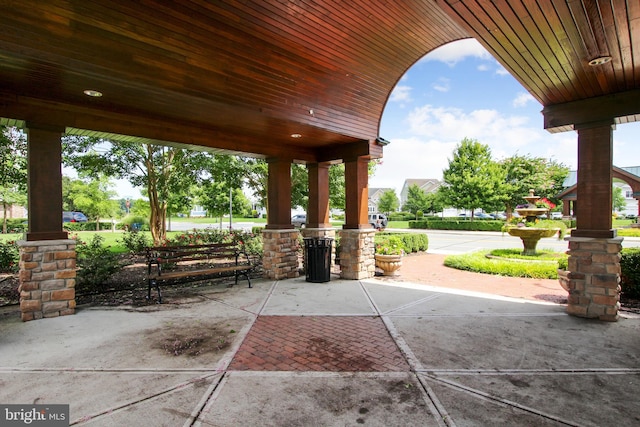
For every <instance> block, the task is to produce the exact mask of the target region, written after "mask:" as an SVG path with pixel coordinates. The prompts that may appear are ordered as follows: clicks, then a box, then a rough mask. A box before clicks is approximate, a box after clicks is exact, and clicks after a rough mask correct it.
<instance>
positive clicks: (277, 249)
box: [262, 228, 300, 280]
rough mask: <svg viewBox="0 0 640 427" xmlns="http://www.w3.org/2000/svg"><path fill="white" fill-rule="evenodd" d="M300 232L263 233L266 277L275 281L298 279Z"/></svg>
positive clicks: (263, 257)
mask: <svg viewBox="0 0 640 427" xmlns="http://www.w3.org/2000/svg"><path fill="white" fill-rule="evenodd" d="M298 236H299V233H298V230H296V229H293V228H292V229H285V230H270V229H264V230H263V231H262V245H263V255H262V266H263V269H264V277H266V278H268V279H273V280H282V279H293V278H295V277H298V275H299V273H298V267H299V265H298V249H299V246H300V245H299V242H298Z"/></svg>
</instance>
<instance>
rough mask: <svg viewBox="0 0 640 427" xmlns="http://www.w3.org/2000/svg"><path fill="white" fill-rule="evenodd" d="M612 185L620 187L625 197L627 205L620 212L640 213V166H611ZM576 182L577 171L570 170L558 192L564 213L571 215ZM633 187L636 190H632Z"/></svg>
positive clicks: (575, 195) (574, 201)
mask: <svg viewBox="0 0 640 427" xmlns="http://www.w3.org/2000/svg"><path fill="white" fill-rule="evenodd" d="M612 175H613V186H614V187H619V188H621V189H622V195H623V196H624V197H625V200H626V202H627V206H626V208H625V209H624V210H622V211H621V212H620V213H622V214H625V215H633V216H637V215H638V214H639V213H640V205H639V202H638V200H639V199H640V191H637V190H638V189H639V188H640V166H631V167H617V166H613V168H612ZM577 182H578V172H577V171H571V172H569V175H567V178H566V179H565V180H564V183H563V186H564V188H565V189H564V190H563V191H562V192H561V193H560V194H558V198H559V199H562V202H563V208H562V209H563V211H562V213H563V214H564V215H573V214H574V212H573V210H574V209H573V204H574V203H576V199H577V193H576V187H577ZM634 188H635V189H636V191H634Z"/></svg>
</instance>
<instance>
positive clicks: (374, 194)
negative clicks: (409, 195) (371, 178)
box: [369, 187, 395, 213]
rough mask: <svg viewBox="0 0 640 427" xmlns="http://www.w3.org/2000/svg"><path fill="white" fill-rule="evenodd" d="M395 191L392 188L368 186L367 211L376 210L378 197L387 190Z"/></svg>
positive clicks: (372, 211) (373, 211)
mask: <svg viewBox="0 0 640 427" xmlns="http://www.w3.org/2000/svg"><path fill="white" fill-rule="evenodd" d="M389 190H391V191H395V190H394V189H393V188H372V187H369V213H377V212H378V203H379V202H380V197H382V195H383V194H384V193H385V192H387V191H389Z"/></svg>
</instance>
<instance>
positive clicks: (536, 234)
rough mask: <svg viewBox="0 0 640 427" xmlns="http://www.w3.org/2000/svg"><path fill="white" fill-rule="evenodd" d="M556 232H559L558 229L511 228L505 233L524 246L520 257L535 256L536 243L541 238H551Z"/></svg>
mask: <svg viewBox="0 0 640 427" xmlns="http://www.w3.org/2000/svg"><path fill="white" fill-rule="evenodd" d="M558 231H560V229H559V228H535V227H511V228H509V229H508V230H507V233H509V235H510V236H514V237H519V238H520V239H521V240H522V244H523V245H524V251H522V255H535V254H536V246H538V241H540V239H542V238H543V237H551V236H553V235H554V234H556V233H558Z"/></svg>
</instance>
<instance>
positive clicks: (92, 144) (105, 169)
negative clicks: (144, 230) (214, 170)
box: [62, 136, 211, 244]
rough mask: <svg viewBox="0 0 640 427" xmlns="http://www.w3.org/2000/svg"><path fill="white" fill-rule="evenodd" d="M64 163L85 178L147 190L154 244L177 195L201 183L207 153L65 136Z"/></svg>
mask: <svg viewBox="0 0 640 427" xmlns="http://www.w3.org/2000/svg"><path fill="white" fill-rule="evenodd" d="M62 147H63V162H64V163H65V164H66V165H68V166H71V167H73V168H75V169H76V170H77V171H78V172H79V173H81V174H84V175H85V176H90V177H97V176H99V175H100V174H104V175H105V176H109V177H114V178H120V179H127V180H129V182H130V183H131V184H132V185H133V186H134V187H143V188H146V195H147V197H149V206H150V208H151V214H150V218H149V227H150V229H151V236H152V237H153V242H154V244H160V243H161V242H163V241H164V240H165V239H166V218H167V210H168V208H169V206H170V203H172V201H175V198H176V197H177V195H188V191H189V189H190V188H191V186H192V185H193V184H197V183H200V182H202V181H203V179H204V175H203V170H204V169H205V168H206V166H208V165H209V163H208V162H209V158H210V157H211V155H210V154H208V153H204V152H200V151H193V150H187V149H184V148H178V147H167V146H163V145H155V144H139V143H135V142H113V141H106V140H102V139H97V138H87V137H79V136H65V137H64V138H63V139H62Z"/></svg>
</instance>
